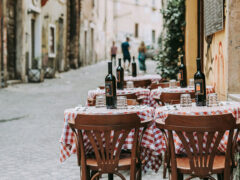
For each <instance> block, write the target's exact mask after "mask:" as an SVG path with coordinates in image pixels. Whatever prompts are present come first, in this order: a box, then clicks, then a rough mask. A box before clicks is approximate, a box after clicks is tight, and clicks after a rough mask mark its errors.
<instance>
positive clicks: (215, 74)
mask: <svg viewBox="0 0 240 180" xmlns="http://www.w3.org/2000/svg"><path fill="white" fill-rule="evenodd" d="M212 40H213V39H210V40H209V39H208V40H207V42H208V45H207V53H206V59H207V61H206V63H205V74H206V79H207V80H208V82H210V83H211V84H212V85H213V86H214V88H215V90H216V92H217V93H218V95H219V96H220V97H224V96H225V89H226V88H225V86H226V83H225V82H226V72H225V67H224V48H223V44H222V42H221V41H219V42H218V43H215V44H216V45H215V46H213V44H212Z"/></svg>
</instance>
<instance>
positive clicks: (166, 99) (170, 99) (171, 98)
mask: <svg viewBox="0 0 240 180" xmlns="http://www.w3.org/2000/svg"><path fill="white" fill-rule="evenodd" d="M181 94H190V96H191V99H193V100H194V99H195V93H194V92H190V93H171V92H169V93H168V92H163V93H162V94H161V96H160V101H161V102H162V104H163V105H165V104H166V103H168V104H179V103H180V97H181Z"/></svg>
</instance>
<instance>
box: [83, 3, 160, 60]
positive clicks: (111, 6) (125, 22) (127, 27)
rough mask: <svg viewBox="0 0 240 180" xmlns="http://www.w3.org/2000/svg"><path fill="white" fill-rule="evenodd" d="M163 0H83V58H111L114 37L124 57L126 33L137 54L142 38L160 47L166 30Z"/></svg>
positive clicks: (134, 52)
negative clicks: (122, 49) (122, 50)
mask: <svg viewBox="0 0 240 180" xmlns="http://www.w3.org/2000/svg"><path fill="white" fill-rule="evenodd" d="M161 4H162V3H161V1H158V0H101V1H100V0H82V13H81V32H80V37H81V38H80V42H81V43H80V47H81V48H80V49H81V53H80V57H81V62H83V64H84V65H87V64H92V63H95V62H97V61H99V60H106V59H109V58H110V48H111V46H112V42H113V41H115V42H116V45H117V47H118V55H119V57H121V43H122V42H123V41H125V39H126V37H130V39H131V41H130V45H131V54H132V55H135V56H136V55H137V49H138V46H139V44H140V43H141V41H144V42H145V44H146V45H148V46H153V47H155V48H156V47H157V45H158V37H159V36H160V33H161V31H162V18H161V14H160V9H161Z"/></svg>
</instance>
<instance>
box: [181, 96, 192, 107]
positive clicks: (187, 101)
mask: <svg viewBox="0 0 240 180" xmlns="http://www.w3.org/2000/svg"><path fill="white" fill-rule="evenodd" d="M180 106H181V107H191V106H192V99H191V95H190V94H181V96H180Z"/></svg>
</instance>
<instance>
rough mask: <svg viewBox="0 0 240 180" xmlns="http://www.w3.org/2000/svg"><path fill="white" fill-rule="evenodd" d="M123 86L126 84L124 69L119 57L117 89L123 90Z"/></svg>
mask: <svg viewBox="0 0 240 180" xmlns="http://www.w3.org/2000/svg"><path fill="white" fill-rule="evenodd" d="M123 86H124V70H123V68H122V66H121V58H119V59H118V67H117V89H120V90H122V89H123Z"/></svg>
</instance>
